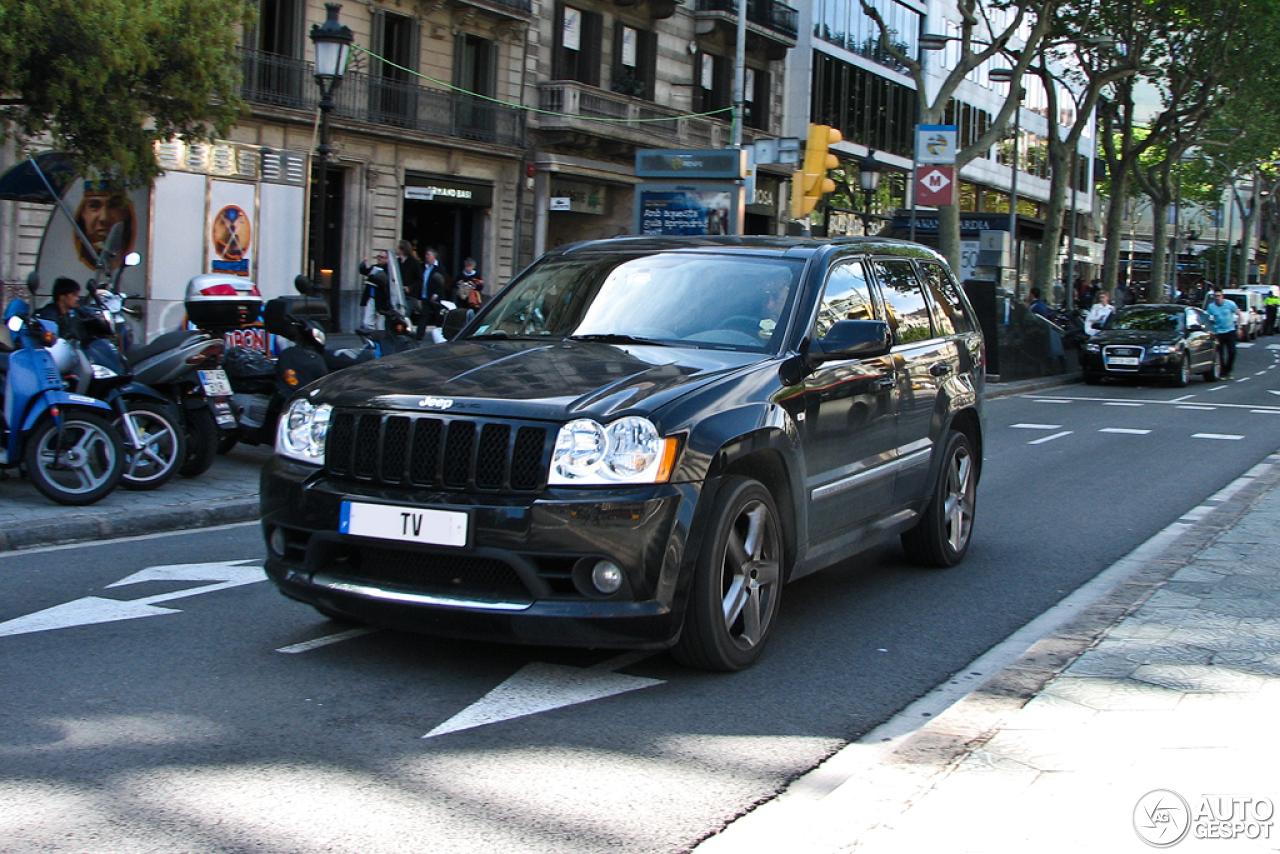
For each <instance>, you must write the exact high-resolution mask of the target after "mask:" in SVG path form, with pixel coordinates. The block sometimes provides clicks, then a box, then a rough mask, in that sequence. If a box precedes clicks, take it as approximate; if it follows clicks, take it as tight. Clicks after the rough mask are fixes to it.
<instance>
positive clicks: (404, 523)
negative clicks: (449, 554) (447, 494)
mask: <svg viewBox="0 0 1280 854" xmlns="http://www.w3.org/2000/svg"><path fill="white" fill-rule="evenodd" d="M338 532H339V533H342V534H351V535H352V536H357V537H375V538H377V539H380V540H397V541H399V542H403V543H423V544H425V545H432V546H465V545H466V544H467V514H466V513H459V512H456V511H450V510H427V509H424V508H422V507H400V506H396V505H393V504H364V503H362V502H358V501H344V502H342V516H341V519H340V521H339V523H338Z"/></svg>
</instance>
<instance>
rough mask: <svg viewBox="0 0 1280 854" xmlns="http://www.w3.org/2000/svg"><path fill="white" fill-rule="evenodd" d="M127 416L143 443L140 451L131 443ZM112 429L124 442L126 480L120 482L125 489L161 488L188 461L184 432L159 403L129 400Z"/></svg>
mask: <svg viewBox="0 0 1280 854" xmlns="http://www.w3.org/2000/svg"><path fill="white" fill-rule="evenodd" d="M126 417H128V418H130V419H131V420H132V421H133V424H134V429H135V430H136V431H137V432H138V435H139V438H140V439H141V440H142V445H143V447H142V449H141V452H139V451H138V450H137V449H135V448H134V447H132V446H131V445H130V444H129V433H128V431H127V430H126V429H125V425H124V423H123V422H124V418H126ZM113 426H114V427H115V428H116V431H117V432H119V434H120V436H121V438H123V439H124V443H125V465H124V479H123V480H121V482H120V485H121V486H122V487H124V488H125V489H159V488H160V487H162V486H164V485H165V484H166V483H168V482H169V481H170V480H172V479H173V476H174V475H175V474H177V473H178V468H179V466H181V465H182V463H183V462H184V461H185V460H186V458H187V437H186V431H185V429H184V428H183V427H182V425H181V424H180V423H179V424H175V423H174V422H173V421H172V420H171V419H170V417H169V410H168V409H166V408H165V407H164V406H161V405H160V404H158V403H152V402H150V401H144V400H135V401H126V402H125V413H124V415H121V416H118V417H117V418H116V420H115V422H114V423H113Z"/></svg>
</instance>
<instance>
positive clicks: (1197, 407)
mask: <svg viewBox="0 0 1280 854" xmlns="http://www.w3.org/2000/svg"><path fill="white" fill-rule="evenodd" d="M1178 408H1179V409H1191V410H1194V411H1196V412H1213V411H1215V410H1216V409H1217V408H1218V407H1216V406H1200V405H1198V404H1193V403H1184V404H1183V405H1182V406H1179V407H1178ZM1251 411H1252V412H1257V411H1258V410H1256V409H1254V410H1251Z"/></svg>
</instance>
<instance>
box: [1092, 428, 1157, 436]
mask: <svg viewBox="0 0 1280 854" xmlns="http://www.w3.org/2000/svg"><path fill="white" fill-rule="evenodd" d="M1098 432H1099V433H1120V434H1122V435H1125V436H1146V435H1147V434H1149V433H1150V432H1151V431H1150V430H1137V429H1135V428H1133V427H1103V428H1102V429H1101V430H1099V431H1098Z"/></svg>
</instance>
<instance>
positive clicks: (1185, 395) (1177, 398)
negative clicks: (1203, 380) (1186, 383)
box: [1169, 394, 1195, 403]
mask: <svg viewBox="0 0 1280 854" xmlns="http://www.w3.org/2000/svg"><path fill="white" fill-rule="evenodd" d="M1193 397H1195V395H1194V394H1184V395H1183V396H1182V397H1175V398H1174V399H1173V400H1171V401H1169V402H1170V403H1182V401H1184V400H1190V399H1191V398H1193Z"/></svg>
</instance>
